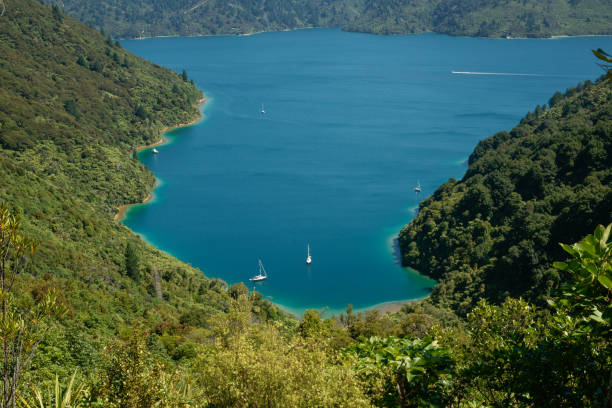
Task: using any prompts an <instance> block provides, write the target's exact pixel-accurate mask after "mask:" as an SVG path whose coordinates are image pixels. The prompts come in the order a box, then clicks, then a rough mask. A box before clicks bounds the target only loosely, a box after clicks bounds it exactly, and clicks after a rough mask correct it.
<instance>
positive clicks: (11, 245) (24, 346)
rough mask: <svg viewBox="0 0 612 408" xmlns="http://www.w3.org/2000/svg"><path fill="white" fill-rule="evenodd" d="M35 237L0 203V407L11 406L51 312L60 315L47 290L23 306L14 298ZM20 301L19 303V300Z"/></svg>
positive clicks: (53, 295)
mask: <svg viewBox="0 0 612 408" xmlns="http://www.w3.org/2000/svg"><path fill="white" fill-rule="evenodd" d="M36 246H37V243H36V241H34V240H32V239H30V238H28V237H27V236H25V235H23V234H22V233H21V220H20V218H19V217H17V216H15V215H13V214H11V212H10V211H9V209H8V206H7V205H6V204H5V203H2V204H0V339H1V340H0V342H1V345H2V360H1V362H0V364H1V365H0V374H1V375H2V385H1V389H2V395H1V399H0V407H1V408H9V407H10V408H14V407H15V402H16V396H17V389H18V388H19V384H20V380H21V374H22V373H23V371H24V370H25V369H26V368H27V366H28V365H29V363H30V361H31V360H32V357H33V356H34V353H35V351H36V349H37V347H38V345H39V344H40V342H41V341H42V340H43V339H44V337H45V334H46V332H47V330H48V329H49V326H50V318H51V316H52V315H53V314H57V315H61V314H62V312H63V311H62V310H60V307H59V306H57V304H56V295H55V293H54V292H52V291H50V292H48V293H47V294H46V295H45V296H43V297H42V298H41V299H40V300H39V301H38V302H35V301H33V299H31V298H30V299H29V301H30V304H26V305H25V307H24V306H23V303H25V302H24V301H23V299H19V300H21V302H18V301H17V300H18V299H17V294H16V293H15V292H14V284H15V280H16V278H17V275H18V274H20V273H22V272H23V271H24V270H25V269H26V267H27V257H28V256H31V255H32V254H33V253H34V250H35V248H36ZM19 303H21V305H20V304H19Z"/></svg>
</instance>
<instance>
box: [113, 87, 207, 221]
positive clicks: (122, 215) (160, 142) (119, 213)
mask: <svg viewBox="0 0 612 408" xmlns="http://www.w3.org/2000/svg"><path fill="white" fill-rule="evenodd" d="M204 102H206V97H204V98H202V99H200V100H199V101H198V102H197V103H196V108H198V111H199V107H200V106H201V105H202V104H203V103H204ZM202 117H203V115H202V113H201V112H200V114H199V116H198V117H197V118H195V119H194V120H192V121H190V122H187V123H179V124H178V125H176V126H166V127H165V128H163V129H162V130H161V131H160V132H159V133H160V139H159V140H158V141H157V142H154V143H151V144H148V145H142V146H138V147H136V153H138V152H140V151H141V150H145V149H151V148H153V147H155V146H161V145H163V144H164V143H165V142H166V139H165V138H164V133H166V132H169V131H171V130H174V129H178V128H182V127H187V126H191V125H195V124H196V123H198V122H199V121H200V120H202ZM154 188H155V186H153V189H154ZM151 198H153V195H152V192H151V191H150V192H149V194H147V196H146V198H145V199H144V200H142V202H140V203H132V204H122V205H120V206H119V207H117V213H116V214H115V216H114V217H113V220H115V221H121V220H122V219H123V218H125V213H126V211H127V210H128V209H129V208H130V207H131V206H133V205H138V204H144V203H146V202H148V201H151Z"/></svg>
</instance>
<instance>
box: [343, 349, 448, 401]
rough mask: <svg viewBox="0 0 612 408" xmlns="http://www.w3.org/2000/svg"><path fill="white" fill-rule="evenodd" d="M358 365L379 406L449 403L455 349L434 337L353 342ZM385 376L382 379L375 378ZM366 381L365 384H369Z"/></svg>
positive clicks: (352, 350) (353, 352)
mask: <svg viewBox="0 0 612 408" xmlns="http://www.w3.org/2000/svg"><path fill="white" fill-rule="evenodd" d="M347 352H348V353H350V354H353V355H355V356H356V358H357V362H356V367H357V372H358V373H359V374H360V376H361V378H362V380H363V381H364V382H365V384H367V385H372V384H376V385H378V389H375V388H373V389H370V396H371V398H373V400H374V401H375V403H376V405H377V406H390V407H395V406H398V405H400V406H402V407H409V406H414V407H431V406H438V407H443V406H447V405H448V402H449V401H450V394H449V392H450V390H451V383H450V381H451V377H452V373H453V368H454V359H453V356H452V352H451V351H450V350H449V349H447V348H444V347H442V346H440V345H439V344H438V342H437V341H436V340H434V339H432V338H428V337H426V338H423V339H415V340H412V339H408V338H404V339H398V338H395V337H388V338H385V339H381V338H378V337H371V338H370V339H367V340H363V341H361V342H360V343H357V344H355V345H353V346H351V347H350V348H349V349H348V350H347ZM381 377H382V378H384V381H383V382H382V383H378V384H377V381H376V380H379V379H380V378H381ZM367 385H366V386H367Z"/></svg>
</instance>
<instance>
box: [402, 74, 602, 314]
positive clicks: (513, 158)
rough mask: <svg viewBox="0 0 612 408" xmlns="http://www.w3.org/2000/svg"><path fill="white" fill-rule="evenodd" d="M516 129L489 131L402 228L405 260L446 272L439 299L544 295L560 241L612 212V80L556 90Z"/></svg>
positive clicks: (555, 279) (461, 306)
mask: <svg viewBox="0 0 612 408" xmlns="http://www.w3.org/2000/svg"><path fill="white" fill-rule="evenodd" d="M549 105H550V106H551V107H550V109H546V108H545V107H538V108H537V109H536V110H535V112H530V113H528V114H527V116H526V117H525V118H524V119H523V120H521V123H520V124H519V125H518V126H517V127H515V128H514V129H512V130H511V131H510V132H500V133H497V134H496V135H494V136H491V137H489V138H487V139H484V140H482V141H481V142H480V143H479V144H478V146H476V148H475V149H474V152H473V153H472V155H471V156H470V159H469V168H468V170H467V172H466V174H465V176H464V177H463V179H461V180H460V181H456V180H452V179H451V180H450V181H448V182H447V183H445V184H443V185H442V186H440V187H439V188H438V189H437V190H436V192H435V193H434V194H433V195H432V196H431V197H429V198H428V199H426V200H425V201H424V202H422V203H421V205H420V208H419V213H418V216H417V217H416V218H415V219H414V220H413V221H412V222H411V223H410V224H409V225H407V226H406V227H404V229H402V231H401V233H400V238H399V240H400V246H401V249H402V254H403V255H402V261H403V263H404V265H409V266H412V267H414V268H416V269H418V270H420V271H422V272H423V273H425V274H428V275H430V276H432V277H434V278H436V279H439V280H440V284H439V285H438V286H437V287H436V288H435V289H434V291H433V294H432V300H433V301H434V302H438V303H440V304H446V305H449V306H452V307H453V308H454V309H455V310H459V311H460V312H461V313H466V312H467V311H468V310H469V309H470V307H471V306H472V305H473V304H474V303H475V302H476V301H477V300H478V299H480V298H483V297H484V298H488V299H491V300H493V301H495V302H500V301H502V300H503V299H504V298H505V297H506V296H513V297H518V296H521V297H523V298H526V299H529V300H531V301H535V302H538V301H541V299H542V297H543V296H547V295H549V293H550V291H551V289H552V288H555V287H556V286H557V285H558V283H559V281H560V280H561V278H562V277H561V276H559V274H558V271H556V270H555V269H553V268H552V267H551V265H552V262H553V261H554V260H558V259H562V258H563V251H562V250H561V248H560V247H559V245H558V243H559V242H573V241H576V240H577V239H579V238H580V237H581V236H584V235H586V234H587V233H588V232H589V231H590V230H592V229H594V227H595V226H596V225H598V224H607V223H609V221H610V220H612V86H611V85H610V83H609V82H606V81H603V80H599V81H598V82H596V83H595V84H592V83H590V82H586V83H584V84H580V85H579V86H578V87H576V88H570V89H568V90H567V91H566V93H565V95H561V94H560V93H557V94H555V95H554V96H553V97H552V98H551V100H550V102H549Z"/></svg>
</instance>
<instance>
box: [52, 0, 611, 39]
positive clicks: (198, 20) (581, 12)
mask: <svg viewBox="0 0 612 408" xmlns="http://www.w3.org/2000/svg"><path fill="white" fill-rule="evenodd" d="M45 1H47V2H49V3H52V4H57V5H59V6H61V7H62V8H63V9H64V10H65V11H66V12H67V13H68V14H70V15H72V16H74V17H75V18H78V19H79V20H81V21H83V22H85V23H87V24H90V25H92V26H94V27H96V28H102V29H104V30H105V31H106V32H108V33H110V34H111V35H112V36H113V37H117V38H136V37H139V36H140V35H144V36H146V37H151V36H160V35H183V36H187V35H218V34H248V33H254V32H259V31H278V30H286V29H296V28H305V27H342V28H343V29H345V30H347V31H361V32H368V33H376V34H406V33H418V32H431V31H433V32H437V33H443V34H450V35H465V36H480V37H506V36H512V37H550V36H552V35H587V34H599V35H602V34H605V35H610V34H612V26H610V21H611V19H612V4H611V3H610V2H609V1H606V0H546V1H541V0H523V1H517V0H508V1H506V0H504V1H501V0H470V1H465V0H450V1H441V0H433V1H425V0H384V1H378V0H316V1H306V0H283V1H280V0H256V1H248V0H237V1H234V2H225V1H220V0H207V1H199V0H171V1H159V0H155V1H143V0H103V1H93V0H86V1H83V0H61V1H60V0H45Z"/></svg>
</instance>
